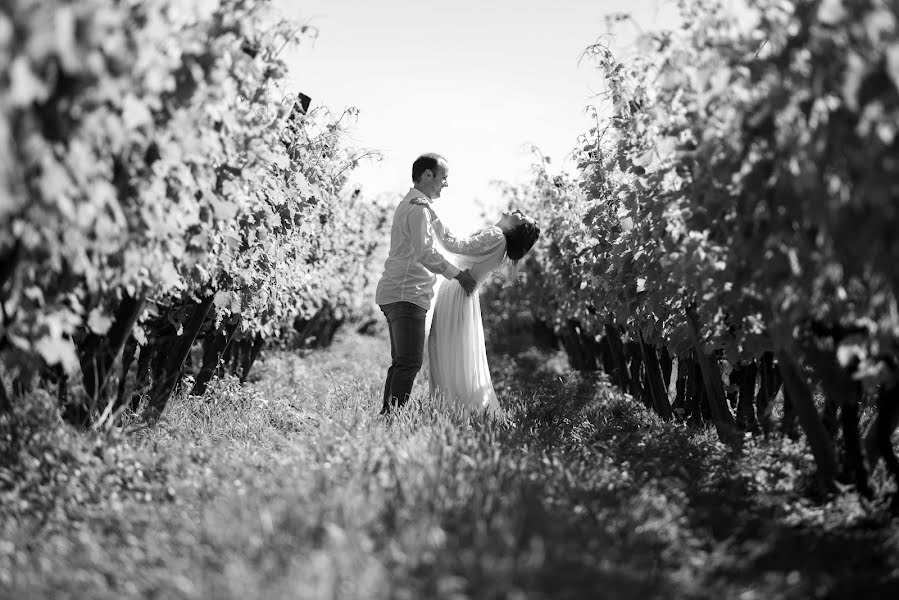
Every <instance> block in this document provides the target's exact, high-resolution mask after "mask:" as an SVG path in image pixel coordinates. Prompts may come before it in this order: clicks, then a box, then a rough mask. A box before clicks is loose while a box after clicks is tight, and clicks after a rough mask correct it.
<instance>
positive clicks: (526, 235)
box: [503, 221, 540, 261]
mask: <svg viewBox="0 0 899 600" xmlns="http://www.w3.org/2000/svg"><path fill="white" fill-rule="evenodd" d="M503 234H505V236H506V256H508V257H509V260H512V261H519V260H521V259H522V257H524V255H525V254H527V253H528V251H529V250H530V249H531V248H533V247H534V244H535V243H536V242H537V238H538V237H540V228H539V227H537V224H536V223H533V222H531V221H524V222H523V223H521V224H520V225H518V226H517V227H514V228H512V229H503Z"/></svg>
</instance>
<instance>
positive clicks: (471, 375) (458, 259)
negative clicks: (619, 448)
mask: <svg viewBox="0 0 899 600" xmlns="http://www.w3.org/2000/svg"><path fill="white" fill-rule="evenodd" d="M423 204H424V203H423ZM425 206H427V205H426V204H425ZM428 211H429V213H430V215H431V219H432V221H431V224H432V226H433V229H434V234H435V237H436V238H437V240H438V241H439V243H440V245H441V246H443V250H445V251H444V252H441V254H443V256H444V257H446V258H447V260H449V261H450V262H452V263H454V264H455V266H457V267H458V268H460V269H468V270H469V271H470V273H471V276H472V277H474V279H475V281H477V283H478V287H480V285H481V284H482V283H483V282H484V281H485V280H486V279H487V277H488V276H489V275H490V274H491V273H492V272H493V271H496V270H497V269H499V268H500V267H501V266H503V263H504V262H505V263H506V264H507V266H508V267H509V269H510V273H514V269H515V266H516V264H517V263H518V261H519V260H521V258H522V257H523V256H524V255H525V254H527V252H528V251H529V250H530V249H531V248H532V247H533V246H534V243H535V242H536V241H537V237H538V236H539V235H540V228H539V227H538V226H537V223H536V222H535V221H534V219H532V218H530V217H528V216H526V215H524V214H523V213H522V212H521V211H519V210H516V211H514V212H505V213H503V214H502V218H500V220H499V221H498V222H497V223H496V225H491V226H490V227H487V228H485V229H483V230H481V231H479V232H478V233H476V234H474V235H472V236H471V237H467V238H456V237H454V236H453V235H452V234H451V233H449V231H448V230H447V228H446V227H445V226H444V225H443V224H442V223H441V222H440V219H439V218H438V217H437V215H436V214H434V212H433V210H432V209H431V207H430V206H428ZM510 276H511V275H510ZM428 357H429V363H430V368H431V395H432V396H434V395H435V394H440V395H442V396H444V397H445V398H446V399H447V400H448V401H449V402H450V403H452V404H453V405H455V406H458V407H460V408H464V409H468V410H470V411H472V412H481V411H486V412H487V413H488V414H490V415H492V416H494V417H496V418H498V419H504V418H505V415H504V414H503V411H502V409H501V408H500V406H499V402H497V399H496V392H495V391H494V389H493V383H492V381H491V379H490V370H489V369H488V366H487V351H486V348H485V345H484V326H483V324H482V322H481V305H480V302H479V300H478V292H477V289H475V291H474V293H472V294H471V295H470V296H469V295H467V294H466V293H465V291H464V290H463V289H462V286H461V285H459V282H458V281H456V280H451V281H446V282H444V283H443V285H441V287H440V289H439V290H438V292H437V299H436V302H435V303H434V316H433V319H432V321H431V331H430V333H429V338H428Z"/></svg>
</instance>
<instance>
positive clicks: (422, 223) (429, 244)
mask: <svg viewBox="0 0 899 600" xmlns="http://www.w3.org/2000/svg"><path fill="white" fill-rule="evenodd" d="M409 233H410V237H411V242H412V252H413V254H414V255H415V258H416V259H417V260H418V262H420V263H421V264H422V266H424V268H425V269H427V270H428V271H430V272H431V273H435V274H437V275H443V276H444V277H446V278H447V279H452V278H454V277H455V276H456V275H458V274H459V269H457V268H456V267H454V266H453V265H451V264H450V263H449V262H448V261H447V260H446V259H445V258H443V256H441V255H440V253H439V252H437V250H436V249H435V248H434V232H433V230H432V229H431V223H430V221H429V220H428V217H427V216H426V214H425V210H424V209H417V208H415V209H412V212H411V213H410V214H409Z"/></svg>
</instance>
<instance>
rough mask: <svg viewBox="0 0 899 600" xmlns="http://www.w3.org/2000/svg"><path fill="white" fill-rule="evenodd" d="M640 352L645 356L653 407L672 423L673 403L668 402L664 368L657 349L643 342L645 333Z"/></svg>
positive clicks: (641, 337) (644, 363)
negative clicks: (660, 362)
mask: <svg viewBox="0 0 899 600" xmlns="http://www.w3.org/2000/svg"><path fill="white" fill-rule="evenodd" d="M640 350H641V352H642V354H643V365H644V366H645V367H646V379H647V380H648V382H649V385H648V386H647V387H648V388H649V393H650V396H651V397H652V405H653V408H654V409H655V411H656V413H657V414H658V415H659V416H660V417H662V418H663V419H665V420H666V421H670V420H671V417H672V416H673V413H672V412H671V402H670V401H669V400H668V388H667V387H666V386H665V381H664V376H663V374H662V367H661V365H660V364H659V355H658V353H657V352H656V349H655V348H654V347H652V346H650V345H648V344H647V343H646V342H645V341H644V340H643V333H642V332H641V333H640Z"/></svg>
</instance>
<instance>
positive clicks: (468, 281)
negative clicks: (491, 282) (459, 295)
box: [456, 269, 477, 296]
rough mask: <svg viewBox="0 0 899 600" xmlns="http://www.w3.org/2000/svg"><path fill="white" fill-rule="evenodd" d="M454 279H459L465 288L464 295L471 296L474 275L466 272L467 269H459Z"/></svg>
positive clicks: (475, 283) (474, 283)
mask: <svg viewBox="0 0 899 600" xmlns="http://www.w3.org/2000/svg"><path fill="white" fill-rule="evenodd" d="M456 279H457V280H458V281H459V284H460V285H461V286H462V289H463V290H465V295H466V296H471V293H472V292H473V291H474V288H475V286H476V285H477V282H476V281H475V280H474V277H472V276H471V273H469V272H468V269H465V270H464V271H459V274H458V275H456Z"/></svg>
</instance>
